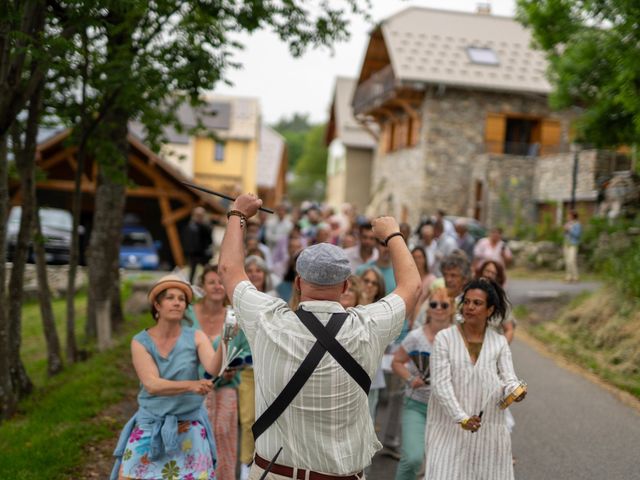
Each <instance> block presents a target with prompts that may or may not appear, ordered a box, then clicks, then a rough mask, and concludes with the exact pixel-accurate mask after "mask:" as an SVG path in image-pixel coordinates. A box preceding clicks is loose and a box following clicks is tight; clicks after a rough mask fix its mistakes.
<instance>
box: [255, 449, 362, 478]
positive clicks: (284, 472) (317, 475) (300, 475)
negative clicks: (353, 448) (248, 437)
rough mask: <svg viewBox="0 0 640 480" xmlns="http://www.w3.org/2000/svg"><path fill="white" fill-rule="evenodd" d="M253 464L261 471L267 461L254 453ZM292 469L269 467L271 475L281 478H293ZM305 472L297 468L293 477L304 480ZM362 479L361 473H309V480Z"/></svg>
mask: <svg viewBox="0 0 640 480" xmlns="http://www.w3.org/2000/svg"><path fill="white" fill-rule="evenodd" d="M255 462H256V465H258V466H259V467H260V468H262V469H266V468H267V467H268V466H269V463H270V462H269V460H265V459H264V458H262V457H261V456H260V455H258V454H257V453H256V455H255ZM293 470H294V469H293V468H292V467H287V466H286V465H278V464H277V463H274V464H273V465H272V466H271V470H270V472H271V473H275V474H276V475H282V476H283V477H289V478H294V476H293ZM306 475H307V471H306V470H304V469H302V468H299V469H298V472H297V475H296V476H295V479H296V480H305V479H306V478H307V476H306ZM361 477H362V471H360V472H358V473H356V474H355V475H346V476H345V475H327V474H326V473H319V472H314V471H313V470H310V471H309V477H308V479H309V480H360V478H361Z"/></svg>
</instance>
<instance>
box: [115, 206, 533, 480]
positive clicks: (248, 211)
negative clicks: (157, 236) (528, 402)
mask: <svg viewBox="0 0 640 480" xmlns="http://www.w3.org/2000/svg"><path fill="white" fill-rule="evenodd" d="M260 205H261V202H260V200H258V199H257V198H256V197H254V196H252V195H242V196H240V197H239V198H238V199H237V200H236V201H235V202H234V204H233V205H232V209H231V210H230V212H229V214H228V216H227V217H228V224H227V226H226V231H225V236H224V240H223V242H222V245H221V247H220V258H219V262H218V264H217V265H214V264H212V263H213V262H212V261H211V260H210V257H211V252H207V253H205V252H200V251H195V250H193V249H192V250H189V251H188V255H189V258H190V266H191V269H190V277H191V279H192V280H191V281H192V282H194V283H195V284H196V285H198V286H199V287H200V291H201V295H202V298H200V299H199V300H197V301H196V302H192V297H193V293H192V292H193V290H192V287H191V285H190V282H189V281H187V280H186V279H182V280H181V279H180V278H179V277H175V276H168V277H164V278H163V279H162V280H161V281H159V282H158V283H157V284H156V285H154V287H153V289H152V290H151V291H150V293H149V303H150V307H151V309H152V313H153V319H154V322H155V324H154V326H152V327H150V328H148V329H146V330H144V331H143V332H141V333H140V334H138V335H137V336H136V337H135V338H134V339H133V341H132V355H133V363H134V367H135V369H136V372H137V373H138V376H139V378H140V381H141V390H140V394H139V397H138V402H139V406H140V409H139V411H138V412H137V413H136V415H135V416H134V417H133V418H132V419H131V420H130V422H129V423H128V424H127V426H126V427H125V429H124V430H123V432H122V435H121V437H120V441H119V443H118V447H117V449H116V452H115V454H116V458H117V459H118V462H117V463H116V466H115V467H114V470H113V474H112V478H113V479H116V478H121V479H134V478H135V479H138V478H140V479H143V478H144V479H146V478H175V479H182V478H184V479H188V478H189V479H191V478H193V479H200V478H214V477H215V478H217V479H218V480H235V479H236V478H240V479H241V480H246V479H252V480H254V479H255V480H257V479H258V478H262V477H261V475H263V474H264V472H265V470H267V469H268V470H269V471H270V473H269V474H268V475H269V476H267V477H266V478H274V479H281V478H307V479H314V478H315V479H322V480H328V479H333V478H335V479H354V480H355V479H362V478H364V476H365V474H366V473H367V470H366V467H367V466H368V465H369V464H370V463H371V458H372V456H373V454H374V453H375V452H376V451H378V450H380V448H383V450H382V452H383V453H385V454H388V455H391V456H394V457H396V458H397V459H398V460H399V463H398V467H397V472H396V479H399V480H402V479H407V480H409V479H410V480H415V479H416V478H417V476H418V475H419V474H421V473H422V472H423V471H425V472H426V477H425V478H427V479H429V478H439V479H442V478H452V479H453V478H456V479H459V478H461V479H464V478H469V479H470V478H512V476H513V467H512V457H511V446H510V438H509V432H510V429H511V428H513V424H514V422H513V417H512V416H511V415H510V414H509V413H508V410H506V412H505V411H503V410H502V409H500V408H499V407H498V403H499V401H500V400H501V399H502V398H503V397H505V396H506V395H507V394H508V393H509V392H512V391H514V390H515V389H516V388H517V387H518V385H520V383H519V381H518V379H517V378H516V376H515V373H514V370H513V365H512V362H511V354H510V350H509V346H508V345H509V343H510V342H511V340H512V339H513V335H514V331H515V324H516V322H515V319H514V317H513V314H512V313H511V309H510V307H509V302H508V300H507V299H506V295H505V293H504V289H503V287H504V285H505V282H506V273H505V272H506V267H507V266H508V265H509V264H510V262H511V261H512V254H511V252H510V250H509V247H508V245H507V244H506V242H505V241H504V240H503V239H502V232H501V231H500V229H498V228H494V229H491V230H490V232H489V234H488V235H487V237H485V238H481V239H478V240H477V241H476V239H474V237H472V236H471V235H470V233H469V231H468V228H467V224H466V223H465V221H464V220H457V221H455V222H451V221H450V220H448V219H447V218H446V216H445V214H444V212H437V214H436V215H434V216H433V217H429V218H425V219H424V220H423V221H422V222H421V224H420V225H416V226H414V227H412V226H410V225H408V224H406V223H403V224H398V223H397V222H396V221H395V220H394V219H393V218H391V217H380V218H376V219H368V218H366V217H364V216H361V215H357V214H356V212H355V211H354V210H353V209H352V208H344V209H342V210H341V211H340V212H337V213H336V212H335V211H333V210H331V209H327V208H321V207H320V206H317V205H313V204H312V205H307V206H306V208H304V209H300V210H293V211H292V210H290V209H289V208H287V207H286V206H285V205H279V206H278V207H277V208H276V214H275V215H272V216H266V215H265V214H263V212H258V209H259V207H260ZM201 213H202V212H198V214H197V216H195V219H194V220H193V221H192V223H193V224H194V225H191V226H190V231H191V233H193V237H194V238H196V237H199V236H202V232H203V231H205V230H206V229H205V227H203V226H202V224H203V221H202V217H201ZM209 234H210V231H209ZM198 244H199V245H201V246H203V247H202V248H207V249H210V247H211V245H210V243H208V242H207V241H204V240H202V241H195V240H194V241H193V242H192V244H191V246H190V248H191V247H193V246H194V245H198ZM196 250H197V249H196ZM203 257H206V258H207V261H206V262H203ZM196 272H198V273H199V275H196ZM234 318H237V324H235V323H234V322H233V321H230V319H231V320H233V319H234ZM316 322H317V323H316ZM363 393H364V394H363ZM522 398H524V394H522V395H519V396H518V398H517V401H519V400H521V399H522ZM383 402H384V403H385V404H386V408H384V409H378V404H379V403H380V404H381V403H383ZM472 433H473V435H471V434H472ZM470 435H471V436H470ZM274 457H277V462H276V461H274V462H271V460H272V459H273V458H274ZM270 463H271V464H272V465H270ZM237 465H239V468H240V470H239V471H237V469H236V466H237ZM301 472H302V474H301ZM301 475H302V476H301ZM305 475H306V476H305Z"/></svg>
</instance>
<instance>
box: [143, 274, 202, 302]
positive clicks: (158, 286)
mask: <svg viewBox="0 0 640 480" xmlns="http://www.w3.org/2000/svg"><path fill="white" fill-rule="evenodd" d="M167 288H178V289H180V290H182V291H183V292H184V294H185V296H186V297H187V303H191V300H192V299H193V290H192V289H191V285H189V283H188V282H186V281H184V280H183V279H182V278H180V277H179V276H178V275H175V274H173V273H172V274H170V275H165V276H164V277H162V278H161V279H160V280H158V281H157V282H156V283H155V284H154V285H153V287H151V290H149V294H148V295H147V299H148V300H149V305H153V302H154V301H155V299H156V297H157V296H158V294H159V293H160V292H162V291H163V290H166V289H167Z"/></svg>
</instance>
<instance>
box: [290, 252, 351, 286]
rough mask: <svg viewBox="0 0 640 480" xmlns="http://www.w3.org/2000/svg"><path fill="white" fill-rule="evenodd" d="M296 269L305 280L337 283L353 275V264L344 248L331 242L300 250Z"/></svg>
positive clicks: (324, 283) (314, 282) (320, 283)
mask: <svg viewBox="0 0 640 480" xmlns="http://www.w3.org/2000/svg"><path fill="white" fill-rule="evenodd" d="M296 271H297V272H298V275H300V278H302V279H303V280H304V281H305V282H309V283H313V284H316V285H336V284H338V283H342V282H344V281H345V280H346V279H347V277H348V276H349V275H351V265H350V264H349V259H348V258H347V255H346V254H345V253H344V250H343V249H342V248H340V247H337V246H335V245H333V244H331V243H317V244H315V245H312V246H310V247H307V248H305V249H304V250H302V252H300V255H298V260H297V261H296Z"/></svg>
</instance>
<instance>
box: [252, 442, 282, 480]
mask: <svg viewBox="0 0 640 480" xmlns="http://www.w3.org/2000/svg"><path fill="white" fill-rule="evenodd" d="M281 451H282V447H280V448H279V449H278V451H277V452H276V454H275V456H274V457H273V458H272V459H271V461H270V462H269V465H267V468H265V470H264V472H263V473H262V475H261V476H260V478H259V479H258V480H264V479H265V478H267V475H268V474H269V472H270V471H271V467H273V464H274V463H276V460H277V458H278V455H280V452H281Z"/></svg>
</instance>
